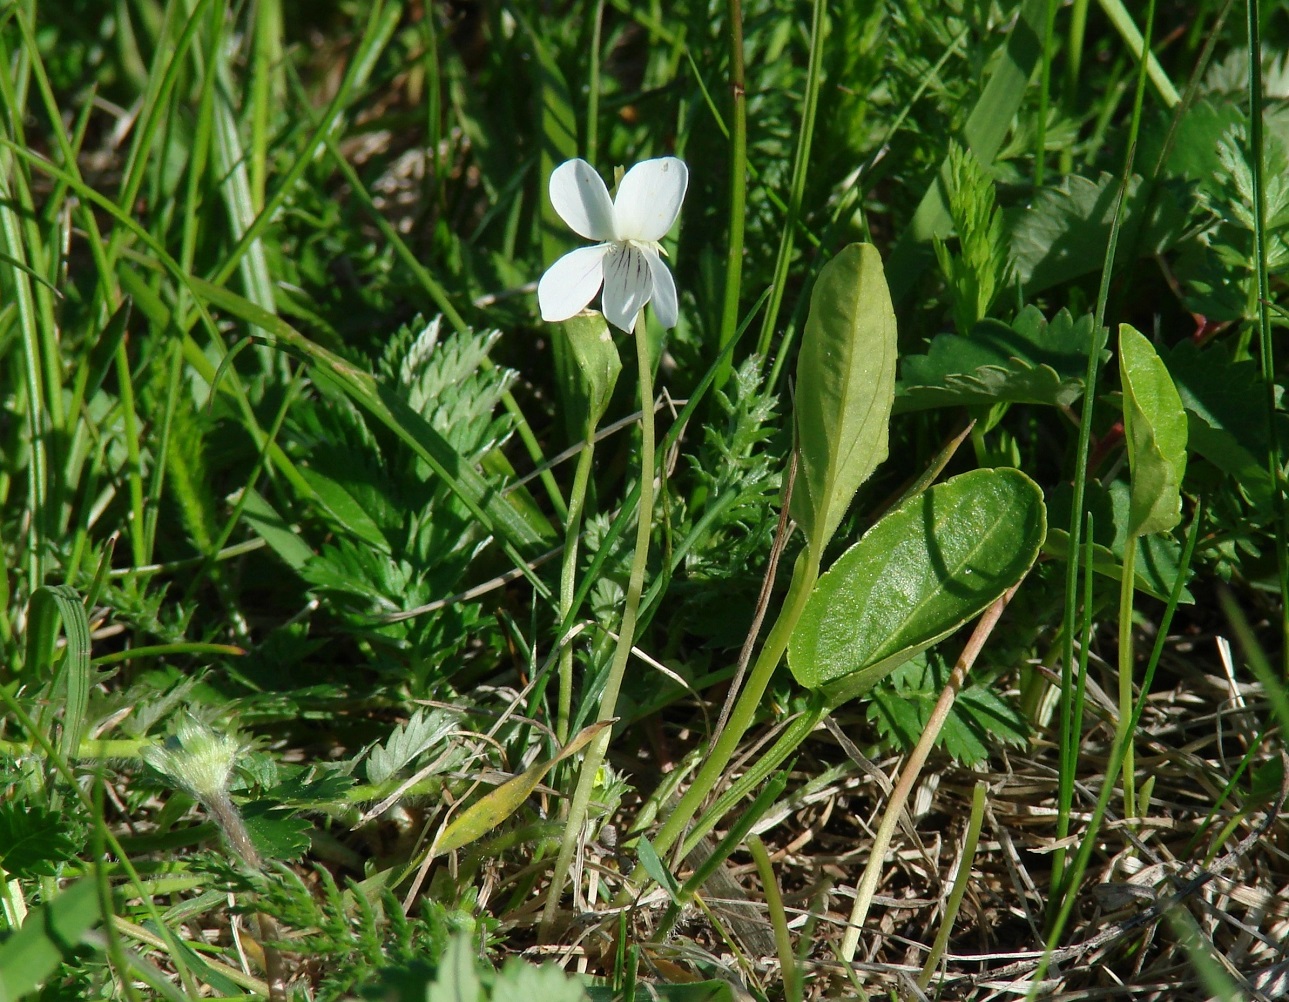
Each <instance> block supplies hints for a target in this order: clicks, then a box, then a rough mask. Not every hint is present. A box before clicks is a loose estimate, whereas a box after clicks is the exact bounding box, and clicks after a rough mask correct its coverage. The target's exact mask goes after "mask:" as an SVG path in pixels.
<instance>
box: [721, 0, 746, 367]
mask: <svg viewBox="0 0 1289 1002" xmlns="http://www.w3.org/2000/svg"><path fill="white" fill-rule="evenodd" d="M727 10H728V12H729V20H730V91H731V97H732V101H733V106H732V109H731V114H730V243H729V251H728V253H727V255H726V257H725V303H724V306H723V307H722V310H721V334H720V341H719V344H720V347H721V348H722V349H723V348H724V347H725V346H726V345H727V344H729V343H730V342H731V341H733V340H734V336H735V334H736V332H737V330H738V300H739V292H740V290H741V289H742V287H743V217H744V215H745V214H746V213H747V91H746V89H745V77H744V72H743V4H742V0H728V5H727ZM732 367H733V362H732V361H731V359H730V358H729V357H728V356H724V357H722V358H721V361H720V365H719V367H718V369H717V372H716V386H717V387H721V386H724V385H725V381H726V380H727V379H728V378H729V374H730V371H731V369H732Z"/></svg>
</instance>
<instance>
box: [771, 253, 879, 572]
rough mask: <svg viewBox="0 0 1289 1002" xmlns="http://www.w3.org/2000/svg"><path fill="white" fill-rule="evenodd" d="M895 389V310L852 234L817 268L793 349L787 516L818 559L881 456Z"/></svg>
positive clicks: (875, 266) (874, 258)
mask: <svg viewBox="0 0 1289 1002" xmlns="http://www.w3.org/2000/svg"><path fill="white" fill-rule="evenodd" d="M894 399H895V310H894V309H893V308H892V306H891V295H890V292H889V291H887V287H886V276H885V274H884V273H883V271H882V259H881V257H880V255H879V254H878V253H877V250H876V249H875V248H874V247H872V246H870V245H868V244H851V245H850V246H849V247H847V248H845V249H844V250H843V251H842V252H841V253H840V254H838V255H837V256H836V257H835V258H833V259H832V260H831V261H829V262H828V263H827V264H826V265H824V267H823V268H822V269H821V270H820V272H819V278H818V279H817V280H816V281H815V287H814V291H813V292H812V293H811V296H810V315H809V317H807V319H806V329H805V333H804V335H803V336H802V340H801V354H800V356H799V357H798V359H797V390H796V404H795V408H796V424H797V450H798V455H799V459H800V469H799V472H798V475H797V483H796V489H795V490H794V491H793V494H792V517H793V518H795V519H796V520H797V524H798V525H799V526H801V529H802V531H803V532H804V533H805V534H806V538H807V540H809V546H810V552H811V553H812V554H813V555H814V557H815V559H816V560H817V559H818V558H819V555H820V554H822V553H823V549H824V546H826V545H827V543H828V540H829V539H831V538H832V534H833V532H834V531H836V529H837V523H838V522H840V521H841V517H842V515H844V514H845V513H846V509H847V508H848V507H849V506H850V502H851V499H852V498H853V497H854V496H855V491H856V490H857V489H858V488H859V485H860V484H862V483H863V482H864V481H865V480H866V479H867V478H868V476H869V474H871V473H872V472H873V470H874V468H875V467H876V466H877V464H878V463H880V462H881V461H882V460H884V459H885V458H886V449H887V426H888V425H889V423H890V418H891V402H892V401H893V400H894Z"/></svg>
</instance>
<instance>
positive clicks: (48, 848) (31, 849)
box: [0, 800, 80, 879]
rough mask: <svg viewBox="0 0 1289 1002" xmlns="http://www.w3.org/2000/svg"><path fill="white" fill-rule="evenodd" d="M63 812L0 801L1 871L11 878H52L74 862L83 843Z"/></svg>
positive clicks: (14, 801) (11, 801)
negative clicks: (61, 865)
mask: <svg viewBox="0 0 1289 1002" xmlns="http://www.w3.org/2000/svg"><path fill="white" fill-rule="evenodd" d="M73 833H74V826H73V825H72V823H71V819H70V817H69V816H68V815H67V814H65V813H63V812H56V811H50V810H47V809H46V808H43V807H36V806H32V805H30V804H26V803H22V802H20V801H18V800H5V801H2V802H0V870H2V871H3V872H4V873H6V874H7V875H8V876H10V877H18V878H19V879H26V878H28V877H52V876H55V875H56V874H57V873H58V865H59V864H60V863H65V862H66V861H67V860H69V859H74V858H75V857H76V854H77V852H79V851H80V844H79V841H78V840H77V839H76V838H73Z"/></svg>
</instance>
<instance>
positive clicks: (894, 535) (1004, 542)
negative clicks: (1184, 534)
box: [788, 469, 1047, 705]
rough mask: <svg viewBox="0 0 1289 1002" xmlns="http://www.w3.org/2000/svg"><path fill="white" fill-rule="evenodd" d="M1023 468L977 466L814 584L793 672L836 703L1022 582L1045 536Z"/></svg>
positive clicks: (928, 495)
mask: <svg viewBox="0 0 1289 1002" xmlns="http://www.w3.org/2000/svg"><path fill="white" fill-rule="evenodd" d="M1046 529H1047V521H1046V510H1045V508H1044V506H1043V494H1042V491H1040V490H1039V488H1038V485H1037V484H1035V483H1034V482H1033V481H1032V480H1030V479H1029V477H1027V476H1025V474H1023V473H1021V472H1020V471H1019V470H1013V469H990V470H973V471H972V472H970V473H964V474H962V475H960V476H957V477H954V478H953V479H952V480H948V481H946V482H944V483H942V484H937V485H935V486H934V487H932V488H930V489H929V490H927V491H925V492H923V493H922V494H920V495H917V496H916V497H914V498H912V499H910V500H909V501H908V502H906V503H905V504H904V505H902V506H901V507H899V508H898V509H896V510H895V511H893V512H891V513H889V514H888V515H886V516H885V517H884V518H882V519H881V520H880V521H879V522H878V523H877V524H876V525H874V526H873V527H872V528H871V529H869V530H868V532H867V533H865V534H864V537H863V538H862V539H861V540H860V541H859V542H858V543H856V544H855V545H854V546H852V547H851V548H850V549H849V550H847V551H846V552H845V553H844V554H842V556H841V557H840V558H838V560H837V562H836V563H835V564H833V566H832V568H830V569H829V570H828V572H827V573H826V574H824V575H823V576H822V577H820V579H819V582H818V583H817V584H816V585H815V588H814V591H813V592H812V594H811V596H810V598H809V600H808V601H807V602H806V606H805V610H804V612H803V613H802V616H801V619H800V620H799V621H798V623H797V626H796V628H795V629H794V631H793V633H792V639H791V641H790V643H789V645H788V664H789V666H790V667H791V669H792V674H793V675H794V676H795V677H796V679H797V681H798V682H800V683H801V684H802V685H804V686H805V687H806V688H808V689H820V688H824V689H825V690H826V691H827V693H828V696H829V702H830V703H831V704H832V705H838V704H839V703H840V702H844V701H845V700H847V699H851V698H853V697H854V696H856V695H858V694H859V693H861V692H863V691H865V690H867V689H869V688H871V687H872V686H873V685H874V684H875V683H876V682H878V681H879V680H880V679H882V678H884V677H885V676H886V675H888V674H889V673H890V672H891V671H893V670H894V669H895V668H896V667H898V666H899V665H901V664H903V663H904V662H905V661H907V660H908V659H909V658H911V657H913V656H914V655H915V654H917V653H918V652H920V651H922V650H925V649H926V648H927V647H929V646H931V644H933V643H936V642H937V641H939V640H942V639H943V638H944V637H946V636H948V635H949V634H950V633H952V632H953V631H954V630H956V629H957V628H958V627H959V626H961V625H962V624H963V623H965V622H967V621H968V620H969V619H971V618H972V617H973V616H976V615H978V614H979V613H980V612H981V611H983V610H984V609H985V608H987V607H988V606H989V605H990V603H992V602H993V601H994V600H995V599H997V598H998V597H999V596H1000V595H1002V594H1003V592H1005V591H1006V590H1007V589H1008V588H1010V587H1011V586H1012V585H1014V584H1015V583H1016V582H1018V581H1019V580H1020V579H1021V578H1022V577H1023V576H1024V575H1025V572H1026V571H1028V570H1029V568H1030V565H1031V564H1032V563H1033V562H1034V559H1035V558H1036V557H1037V556H1038V551H1039V547H1040V546H1041V545H1042V542H1043V537H1044V535H1045V533H1046Z"/></svg>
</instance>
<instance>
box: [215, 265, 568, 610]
mask: <svg viewBox="0 0 1289 1002" xmlns="http://www.w3.org/2000/svg"><path fill="white" fill-rule="evenodd" d="M192 284H193V288H194V290H195V291H196V292H197V293H198V294H199V295H201V296H202V297H203V298H205V299H206V300H207V301H209V302H210V303H212V304H214V305H215V306H218V307H219V308H221V309H223V310H227V311H228V312H229V313H231V314H232V315H233V316H235V317H238V318H239V319H241V320H243V321H245V322H246V323H248V324H251V325H253V326H255V327H258V328H259V329H260V330H262V331H264V332H265V333H266V334H268V335H269V336H270V337H271V338H272V339H273V340H274V341H275V342H277V343H278V344H279V345H281V346H282V347H283V348H287V349H290V350H291V351H293V352H296V353H298V354H299V355H301V356H302V357H303V358H305V359H306V360H307V361H308V363H309V364H310V365H311V366H312V367H314V371H315V374H317V373H322V374H325V375H327V376H330V377H331V378H332V379H333V380H334V382H335V384H336V385H337V386H338V387H339V388H341V389H342V390H343V391H344V392H345V393H346V394H347V395H348V396H349V397H350V398H351V399H352V400H353V401H354V402H355V403H357V404H359V405H360V406H361V407H363V408H364V409H365V410H366V411H367V412H368V413H370V414H371V415H372V416H373V417H375V418H376V419H377V420H378V421H379V422H381V423H382V424H383V425H385V427H387V428H388V429H389V430H390V431H391V432H393V433H394V434H395V435H396V436H397V437H398V438H399V440H400V441H402V442H403V443H404V444H405V445H407V446H408V447H409V448H410V449H411V450H412V451H413V452H414V453H416V455H417V456H418V457H419V458H420V459H422V460H424V461H425V463H426V465H428V466H429V467H430V469H432V470H433V471H434V472H435V473H436V474H438V475H439V476H440V477H442V478H443V480H444V482H445V483H447V485H448V486H449V487H450V488H451V489H452V491H453V493H454V494H456V495H457V497H459V498H460V499H461V501H462V502H463V503H464V504H465V506H466V507H467V508H468V509H469V510H470V513H471V514H472V515H473V516H474V517H475V518H476V519H477V520H478V521H479V522H480V523H481V524H482V525H483V526H484V528H485V529H486V530H487V531H488V532H490V533H494V534H496V535H497V536H499V537H500V538H501V539H503V540H505V541H506V542H507V543H508V544H509V545H510V546H512V547H517V548H524V547H531V546H534V545H538V544H540V543H542V542H543V540H544V539H546V538H548V537H549V536H551V535H553V533H554V530H553V529H552V528H551V527H550V524H549V523H548V522H546V521H545V520H542V521H541V522H537V521H536V520H530V518H529V517H528V512H527V511H524V512H521V511H519V510H517V509H516V507H515V506H514V505H513V504H512V503H511V502H509V501H508V500H506V499H505V498H504V497H503V496H502V495H501V494H500V493H499V492H498V491H497V490H496V486H495V485H494V484H490V483H489V482H488V481H487V480H485V479H484V478H483V477H482V476H481V475H480V474H479V473H478V471H477V470H475V468H474V466H473V465H472V464H471V463H469V462H468V461H467V460H466V459H465V457H463V456H461V455H460V454H459V453H457V452H456V451H455V450H454V449H453V448H452V447H451V445H450V444H449V443H448V442H446V441H445V440H444V438H443V436H442V435H441V434H439V433H438V432H437V431H436V430H435V429H434V428H433V427H432V426H431V425H430V423H429V422H428V421H426V420H425V418H423V417H422V416H421V415H419V414H417V413H416V412H415V411H414V410H413V409H412V408H411V407H410V406H409V405H408V404H407V402H406V401H404V400H402V399H400V398H399V397H398V395H397V394H396V393H393V392H392V391H391V390H390V388H389V387H386V386H382V385H380V384H379V383H377V382H376V380H375V379H374V378H373V377H372V376H371V374H370V373H367V372H363V371H362V370H361V369H358V368H356V367H355V366H354V365H353V364H351V363H350V362H348V361H346V360H344V359H342V358H340V357H339V356H338V355H336V354H334V353H333V352H330V351H327V349H325V348H323V347H321V346H320V345H317V344H314V343H313V342H312V341H310V340H309V339H308V338H306V337H305V336H304V335H302V334H301V333H300V332H299V331H297V330H295V328H293V327H292V326H291V325H290V324H288V323H286V322H285V321H284V320H282V319H281V318H280V317H276V316H273V315H272V314H270V313H268V312H266V311H265V310H262V309H260V308H259V307H258V306H256V305H255V304H254V303H251V302H249V301H248V300H246V299H244V298H243V297H241V296H239V295H237V294H236V293H234V292H230V291H229V290H227V289H224V288H222V287H220V286H218V285H213V284H211V283H209V282H204V281H202V280H201V279H197V278H194V279H192ZM521 564H522V561H521ZM524 566H525V567H526V565H524ZM530 580H535V578H530ZM537 583H538V584H540V582H537ZM541 588H542V589H544V588H545V585H541Z"/></svg>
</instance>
